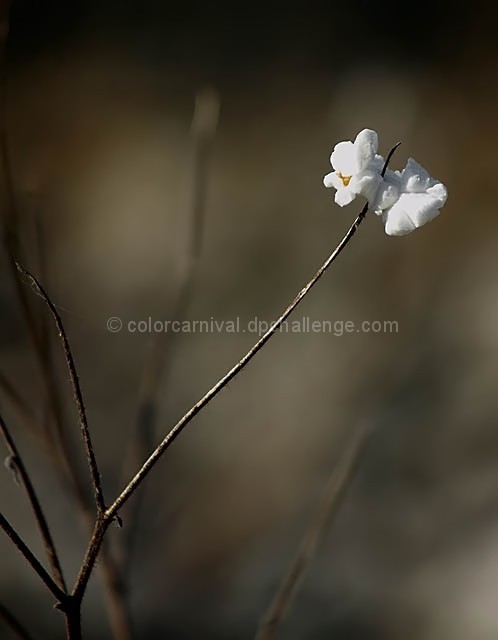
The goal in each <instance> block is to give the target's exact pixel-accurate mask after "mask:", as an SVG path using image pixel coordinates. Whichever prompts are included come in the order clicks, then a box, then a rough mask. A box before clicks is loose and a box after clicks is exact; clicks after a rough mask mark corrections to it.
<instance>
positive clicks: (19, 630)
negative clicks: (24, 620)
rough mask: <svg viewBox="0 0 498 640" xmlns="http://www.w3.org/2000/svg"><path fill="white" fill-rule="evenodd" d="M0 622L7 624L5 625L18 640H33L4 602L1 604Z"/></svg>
mask: <svg viewBox="0 0 498 640" xmlns="http://www.w3.org/2000/svg"><path fill="white" fill-rule="evenodd" d="M0 620H3V621H4V622H5V625H6V626H7V627H8V628H9V629H10V630H11V631H12V633H13V634H14V636H15V637H16V638H18V640H32V636H31V635H30V634H29V633H28V631H27V630H26V629H25V627H24V626H23V625H22V624H21V623H20V622H19V620H18V619H17V618H16V616H15V615H14V614H13V613H12V611H10V609H7V607H6V606H5V605H4V604H3V603H2V602H0Z"/></svg>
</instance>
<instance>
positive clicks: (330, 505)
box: [255, 429, 367, 640]
mask: <svg viewBox="0 0 498 640" xmlns="http://www.w3.org/2000/svg"><path fill="white" fill-rule="evenodd" d="M366 435H367V432H366V430H365V429H361V430H358V431H357V432H356V433H355V434H354V437H353V439H352V441H351V442H350V443H349V446H348V447H347V448H346V450H345V451H344V453H343V455H342V456H341V459H340V460H339V463H338V466H337V467H336V468H335V469H334V470H333V472H332V474H331V476H330V478H329V481H328V483H327V486H326V489H325V491H324V494H323V498H322V500H321V502H320V504H319V506H318V509H317V511H316V513H315V515H314V517H313V519H312V521H311V522H310V524H309V527H308V530H307V531H306V533H305V535H304V538H303V540H302V542H301V546H300V548H299V551H298V553H297V555H296V557H295V559H294V561H293V562H292V564H291V565H290V567H289V570H288V571H287V573H286V575H285V576H284V578H283V580H282V582H281V584H280V587H279V589H278V591H277V593H276V595H275V597H274V599H273V601H272V602H271V604H270V607H269V608H268V611H267V612H266V614H265V616H264V618H263V621H262V623H261V625H260V627H259V630H258V633H257V635H256V638H255V640H275V638H276V637H277V632H278V627H279V626H280V624H281V623H282V622H283V620H284V619H285V617H286V615H287V613H288V611H289V608H290V605H291V603H292V600H293V598H294V597H295V594H296V592H297V589H298V586H299V583H300V581H301V579H302V577H303V574H304V572H305V570H306V568H307V567H308V566H309V564H310V562H311V560H312V559H313V556H314V555H315V552H316V549H317V546H318V544H319V542H320V539H321V537H322V536H323V534H324V532H325V529H326V527H327V525H328V524H329V523H330V521H331V520H332V518H333V517H334V516H335V514H336V513H337V511H338V509H339V507H340V505H341V501H342V498H343V497H344V495H345V493H346V490H347V489H348V487H349V485H350V483H351V480H352V479H353V477H354V471H355V469H356V467H357V463H358V460H359V457H360V453H361V450H362V448H363V446H364V444H365V436H366Z"/></svg>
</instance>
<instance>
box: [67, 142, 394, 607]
mask: <svg viewBox="0 0 498 640" xmlns="http://www.w3.org/2000/svg"><path fill="white" fill-rule="evenodd" d="M399 145H400V143H397V144H396V145H395V146H394V147H393V148H392V149H391V151H390V152H389V154H388V156H387V158H386V161H385V163H384V167H383V169H382V172H381V173H382V175H384V174H385V172H386V169H387V166H388V164H389V161H390V159H391V157H392V155H393V153H394V152H395V151H396V149H397V148H398V146H399ZM367 211H368V202H367V203H365V206H364V207H363V209H362V210H361V212H360V213H359V215H358V216H357V218H356V219H355V221H354V222H353V224H352V225H351V227H350V228H349V229H348V231H347V232H346V235H345V236H344V237H343V239H342V240H341V241H340V242H339V244H338V245H337V247H336V248H335V249H334V250H333V251H332V253H331V254H330V255H329V256H328V258H327V259H326V260H325V262H324V263H323V264H322V266H321V267H320V268H319V269H318V271H317V272H316V273H315V275H314V276H313V277H312V278H311V280H310V281H309V282H308V283H307V284H306V285H305V286H304V287H303V288H302V289H301V291H300V292H299V293H298V294H297V296H296V297H295V298H294V300H293V301H292V302H291V303H290V304H289V305H288V306H287V308H286V309H285V310H284V311H283V313H282V314H281V315H280V317H279V318H278V319H277V320H276V321H275V322H274V323H273V324H272V325H271V327H270V328H269V329H268V330H267V331H266V333H264V334H263V336H262V337H261V338H260V339H259V340H258V341H257V342H256V343H255V344H254V345H253V347H251V349H249V351H248V352H247V353H246V354H245V356H243V357H242V358H241V359H240V360H239V362H238V363H237V364H236V365H234V366H233V367H232V368H231V369H230V370H229V371H228V372H227V373H226V374H225V375H224V376H223V377H222V378H220V380H218V382H217V383H216V384H215V385H214V386H213V387H211V389H210V390H209V391H208V392H207V393H206V394H205V395H204V396H202V398H201V399H200V400H198V401H197V402H196V403H195V404H194V405H193V406H192V407H191V408H190V409H189V410H188V411H187V413H186V414H185V415H184V416H183V417H182V418H181V419H180V420H179V421H178V422H177V423H176V424H175V426H174V427H173V428H172V429H171V430H170V431H169V432H168V433H167V434H166V436H165V437H164V438H163V440H162V441H161V442H160V444H159V445H158V446H157V447H156V449H155V450H154V451H153V452H152V453H151V455H150V456H149V457H148V459H147V460H146V461H145V463H144V464H143V465H142V467H141V468H140V470H139V471H138V472H137V473H136V474H135V476H134V477H133V478H132V479H131V480H130V481H129V483H128V484H127V485H126V487H125V488H124V489H123V490H122V491H121V493H120V494H119V495H118V497H117V498H116V499H115V500H114V502H113V503H112V504H111V505H110V506H109V507H108V508H107V510H106V511H105V513H104V517H103V518H102V521H100V522H97V523H96V526H95V529H94V531H93V535H92V538H91V540H90V544H89V546H88V549H87V552H86V554H85V558H84V560H83V563H82V565H81V568H80V571H79V574H78V577H77V578H76V582H75V585H74V588H73V592H72V593H73V595H75V596H78V597H82V595H83V594H84V592H85V589H86V585H87V583H88V579H89V577H90V574H91V572H92V570H93V566H94V564H95V561H96V559H97V556H98V553H99V550H100V547H101V545H102V540H103V538H104V536H105V533H106V531H107V529H108V527H109V525H110V523H111V522H112V520H113V519H114V518H115V517H116V515H117V513H118V511H119V510H120V509H121V507H122V506H123V505H124V504H125V503H126V502H127V500H129V498H130V497H131V496H132V495H133V493H134V492H135V491H136V490H137V489H138V487H139V486H140V485H141V483H142V482H143V480H144V479H145V478H146V477H147V475H148V474H149V473H150V471H151V470H152V469H153V467H154V466H155V464H156V463H157V461H158V460H159V458H161V456H162V455H163V453H164V452H165V451H166V449H168V447H170V446H171V444H172V443H173V442H174V441H175V440H176V438H177V437H178V436H179V435H180V433H181V432H182V431H183V429H184V428H185V427H186V426H187V425H188V424H189V423H190V422H191V421H192V420H193V418H195V416H196V415H197V414H198V413H199V412H200V411H201V410H202V409H203V408H204V407H205V406H206V405H207V404H208V403H209V402H210V401H211V400H212V399H213V398H215V397H216V396H217V395H218V393H219V392H220V391H221V390H222V389H224V388H225V387H226V386H227V384H228V383H229V382H230V381H231V380H233V378H235V376H236V375H237V374H238V373H240V372H241V371H242V369H243V368H244V367H245V366H246V365H247V364H248V363H249V362H250V361H251V360H252V359H253V358H254V356H255V355H256V354H257V353H258V351H260V350H261V349H262V348H263V347H264V345H265V344H266V343H267V342H268V340H270V338H271V337H272V336H273V335H274V334H275V333H276V332H277V331H278V329H279V327H281V326H282V324H283V323H284V322H285V320H286V319H287V318H288V317H289V316H290V314H291V313H292V312H293V311H294V310H295V309H296V307H297V306H298V305H299V303H300V302H302V300H303V299H304V297H305V296H306V295H307V294H308V293H309V291H310V290H311V289H312V288H313V287H314V286H315V284H316V283H317V282H318V281H319V280H320V278H321V277H322V276H323V274H324V273H325V272H326V271H327V269H328V268H329V267H330V265H331V264H332V263H333V262H334V261H335V260H336V258H337V257H338V256H339V255H340V254H341V253H342V251H343V250H344V249H345V248H346V246H347V245H348V243H349V242H350V240H351V239H352V238H353V236H354V235H355V233H356V231H357V230H358V228H359V226H360V224H361V223H362V222H363V219H364V218H365V216H366V214H367Z"/></svg>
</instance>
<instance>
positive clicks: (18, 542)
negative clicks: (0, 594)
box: [0, 513, 67, 602]
mask: <svg viewBox="0 0 498 640" xmlns="http://www.w3.org/2000/svg"><path fill="white" fill-rule="evenodd" d="M0 527H1V528H2V529H3V530H4V532H5V533H6V534H7V536H8V537H9V538H10V539H11V541H12V542H13V543H14V545H15V546H16V547H17V549H18V550H19V551H20V553H21V554H22V555H23V556H24V558H25V559H26V560H27V562H28V563H29V564H30V565H31V567H32V569H33V570H34V571H35V573H37V574H38V576H39V577H40V578H41V579H42V581H43V583H44V584H45V586H46V587H47V588H48V589H49V591H50V592H51V593H52V595H53V596H54V597H55V598H56V599H57V602H64V601H65V600H66V598H67V595H66V594H65V593H64V591H62V589H60V588H59V587H58V586H57V585H56V584H55V582H54V581H53V580H52V578H51V577H50V575H49V573H47V571H46V570H45V569H44V568H43V566H42V565H41V564H40V562H39V560H38V559H37V558H36V557H35V556H34V554H33V552H32V551H31V550H30V548H29V547H28V546H27V544H26V543H25V542H24V540H23V539H22V538H21V537H20V535H19V534H18V533H17V531H16V530H15V529H14V527H13V526H12V525H11V524H10V522H9V521H8V520H7V518H6V517H5V516H4V515H3V514H2V513H0Z"/></svg>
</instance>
